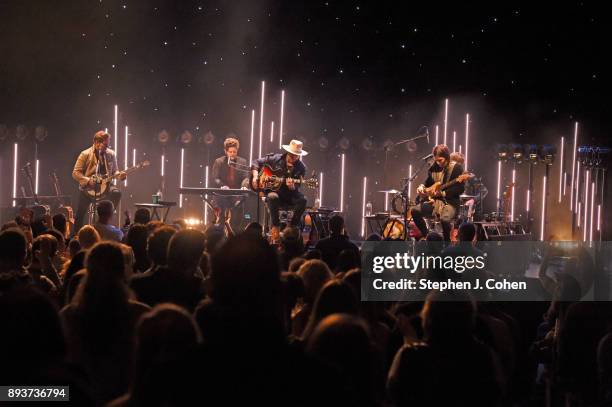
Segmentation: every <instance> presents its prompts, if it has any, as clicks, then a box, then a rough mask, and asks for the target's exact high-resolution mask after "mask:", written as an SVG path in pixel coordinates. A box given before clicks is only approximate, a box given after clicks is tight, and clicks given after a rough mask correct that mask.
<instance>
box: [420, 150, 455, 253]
mask: <svg viewBox="0 0 612 407" xmlns="http://www.w3.org/2000/svg"><path fill="white" fill-rule="evenodd" d="M432 154H433V158H434V161H435V162H434V163H433V165H432V166H431V167H430V168H429V171H428V174H427V179H426V180H425V183H424V184H421V185H419V186H418V188H417V193H418V194H420V195H424V194H425V193H426V188H428V187H431V186H432V185H434V184H435V183H437V182H439V183H440V184H445V183H447V182H450V181H452V180H454V179H456V178H457V177H458V176H459V175H461V174H462V173H463V167H462V166H461V164H459V163H456V162H454V161H451V159H450V151H449V149H448V147H447V146H446V145H444V144H438V145H437V146H435V147H434V149H433V151H432ZM463 189H464V186H463V183H460V182H458V183H455V184H453V185H451V186H449V187H448V188H446V189H445V190H444V191H435V192H433V193H432V194H431V195H430V197H431V198H432V199H433V201H425V202H421V203H420V204H418V205H415V206H413V207H412V208H410V209H411V213H412V219H413V220H414V223H415V224H416V226H417V227H418V228H419V230H420V231H421V234H422V236H424V237H425V236H427V232H428V231H427V225H426V224H425V221H424V220H423V217H424V216H431V215H432V214H436V215H439V216H440V222H441V223H442V230H443V231H444V240H446V241H450V231H451V228H452V225H451V222H452V220H453V219H454V218H455V217H456V215H457V210H458V208H459V202H460V199H459V196H460V195H461V194H462V193H463Z"/></svg>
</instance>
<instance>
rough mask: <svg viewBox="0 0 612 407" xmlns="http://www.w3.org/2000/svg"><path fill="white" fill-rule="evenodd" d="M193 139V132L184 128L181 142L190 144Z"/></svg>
mask: <svg viewBox="0 0 612 407" xmlns="http://www.w3.org/2000/svg"><path fill="white" fill-rule="evenodd" d="M192 141H193V134H191V132H190V131H189V130H185V131H184V132H183V133H182V134H181V143H183V144H190V143H191V142H192Z"/></svg>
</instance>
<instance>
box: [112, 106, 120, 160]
mask: <svg viewBox="0 0 612 407" xmlns="http://www.w3.org/2000/svg"><path fill="white" fill-rule="evenodd" d="M114 117H115V118H114V121H113V126H114V131H115V144H113V149H114V150H115V154H119V148H118V147H117V146H118V144H119V137H118V134H119V106H117V105H115V111H114Z"/></svg>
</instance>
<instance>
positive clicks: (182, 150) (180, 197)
mask: <svg viewBox="0 0 612 407" xmlns="http://www.w3.org/2000/svg"><path fill="white" fill-rule="evenodd" d="M184 166H185V149H184V148H181V179H180V184H181V188H183V171H184ZM182 207H183V194H179V208H182Z"/></svg>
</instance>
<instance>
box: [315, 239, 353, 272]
mask: <svg viewBox="0 0 612 407" xmlns="http://www.w3.org/2000/svg"><path fill="white" fill-rule="evenodd" d="M315 249H317V250H320V251H321V260H323V261H324V262H325V263H327V265H328V266H329V268H330V269H331V270H334V269H335V268H336V264H337V262H338V255H339V254H340V252H341V251H343V250H349V251H352V252H353V253H354V254H355V260H357V262H360V261H361V256H360V255H359V248H357V246H356V245H355V244H354V243H352V242H351V241H350V240H349V238H348V236H346V235H334V234H332V235H331V236H329V237H326V238H324V239H321V240H319V241H318V242H317V244H316V246H315Z"/></svg>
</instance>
